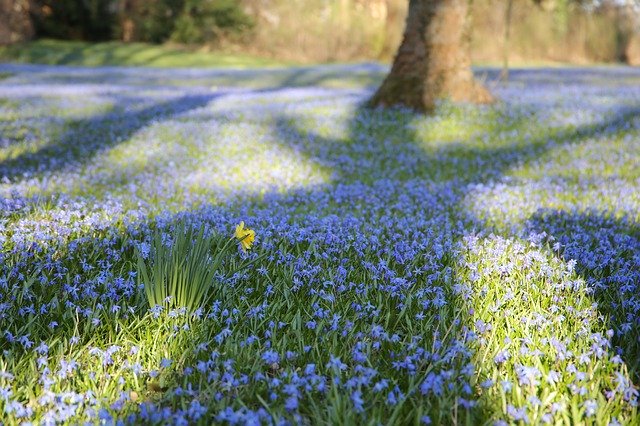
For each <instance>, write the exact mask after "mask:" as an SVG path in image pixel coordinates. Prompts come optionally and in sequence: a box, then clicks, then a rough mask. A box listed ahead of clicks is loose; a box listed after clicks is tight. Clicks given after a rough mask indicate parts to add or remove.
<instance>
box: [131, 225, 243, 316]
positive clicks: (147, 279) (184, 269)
mask: <svg viewBox="0 0 640 426" xmlns="http://www.w3.org/2000/svg"><path fill="white" fill-rule="evenodd" d="M230 242H231V240H227V241H224V238H220V237H219V236H216V235H213V234H209V233H207V232H205V229H204V227H200V228H198V229H196V228H194V227H192V226H189V225H187V224H185V223H178V224H177V225H176V227H175V228H174V230H173V232H171V233H169V234H166V233H164V232H162V231H160V230H156V231H155V232H154V235H153V236H152V240H151V249H150V252H149V254H148V256H147V257H146V258H145V256H144V255H143V253H142V252H141V251H140V250H139V249H138V250H136V257H137V264H136V265H137V271H138V280H139V281H140V282H141V283H142V284H143V285H144V293H145V296H146V297H147V301H148V302H149V307H155V306H157V305H159V306H163V307H186V308H187V309H189V310H195V309H197V308H199V307H201V306H202V305H203V304H204V303H205V302H206V300H207V298H208V295H209V292H210V290H211V287H212V286H214V285H215V284H216V272H218V271H219V270H220V268H221V265H222V262H223V258H224V256H225V254H226V253H227V249H228V248H229V245H230Z"/></svg>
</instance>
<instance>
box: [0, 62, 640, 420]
mask: <svg viewBox="0 0 640 426" xmlns="http://www.w3.org/2000/svg"><path fill="white" fill-rule="evenodd" d="M350 69H351V70H352V71H353V72H354V74H355V75H356V77H357V78H356V80H357V81H356V80H353V81H351V83H350V85H349V87H348V88H337V87H333V86H334V85H333V83H331V84H328V83H327V81H332V79H335V78H336V75H337V74H338V73H341V72H345V71H349V70H350ZM12 70H13V71H12V72H15V73H16V74H15V76H13V77H10V78H8V79H5V80H2V81H0V93H4V95H3V96H4V98H5V99H6V101H4V102H3V103H2V104H0V108H1V111H3V114H6V119H5V121H3V124H2V125H3V126H4V128H5V129H12V130H11V132H13V133H6V134H8V135H9V137H6V138H5V139H7V140H9V139H10V140H9V141H8V142H4V145H0V153H4V157H1V156H0V178H2V180H1V181H0V225H1V226H2V228H0V229H1V232H0V244H1V245H2V251H1V252H0V259H1V260H3V263H2V266H0V288H2V289H6V291H5V292H4V293H1V294H0V319H3V320H5V322H6V325H5V326H3V328H4V329H3V330H0V331H1V332H2V333H4V334H3V337H2V339H3V340H0V348H1V349H2V350H4V351H5V352H4V354H5V358H4V359H5V360H6V361H5V360H3V361H2V363H0V373H1V375H0V391H1V392H2V393H1V394H0V395H2V398H4V399H2V400H1V401H0V404H5V407H9V409H8V410H9V411H8V413H9V415H10V416H13V417H12V419H13V418H15V419H29V420H31V421H41V420H42V419H56V420H57V421H67V422H81V421H96V419H103V420H104V421H105V422H109V421H111V420H113V419H122V420H125V421H126V422H129V423H136V422H146V423H152V422H167V423H176V422H180V421H187V422H202V423H211V422H219V423H225V422H226V423H232V424H245V423H248V422H252V421H253V422H258V421H259V422H267V423H268V422H272V421H273V422H275V421H277V420H279V419H284V420H287V421H290V422H292V423H298V422H302V423H304V422H307V421H313V420H314V419H318V418H323V419H327V421H328V422H333V423H335V422H344V423H358V422H365V423H366V422H368V421H371V422H388V423H395V424H414V423H417V422H423V423H427V424H428V423H430V422H431V423H433V424H451V423H465V422H467V423H469V424H485V423H494V422H495V423H496V424H505V423H506V424H514V423H517V422H518V421H521V422H525V423H527V422H528V423H531V424H539V423H542V422H550V423H552V424H553V423H556V424H560V423H563V422H564V423H575V424H582V423H586V424H589V423H593V424H607V423H612V424H616V423H615V422H616V421H618V422H620V423H632V422H633V421H635V419H636V415H637V408H636V406H637V390H636V387H635V385H634V381H635V383H637V379H638V371H636V367H635V366H636V365H637V360H638V356H639V355H640V351H639V350H638V347H637V343H636V341H637V336H636V333H635V331H634V330H635V329H636V328H637V326H638V324H640V315H638V309H637V308H636V306H640V303H638V302H637V301H636V295H635V294H636V293H637V283H638V276H637V274H638V272H637V271H638V268H637V266H638V259H640V246H639V245H638V244H639V243H638V241H640V237H639V234H638V216H637V212H638V210H639V209H640V198H639V196H638V194H639V193H640V191H638V184H639V181H638V174H637V168H636V167H634V166H635V158H636V157H637V153H638V143H637V141H638V131H639V128H640V122H639V121H638V110H637V108H638V107H639V105H635V104H634V103H633V99H637V96H638V95H639V93H638V89H637V88H636V86H632V83H633V82H635V81H637V80H639V79H640V74H638V72H637V71H636V70H630V69H626V68H624V69H622V68H621V69H617V68H615V69H614V68H612V69H594V70H591V71H588V72H587V71H580V70H521V71H515V72H514V73H513V79H512V81H511V82H510V83H508V84H499V85H497V86H496V87H494V90H495V92H496V94H498V95H499V96H500V98H501V102H499V103H498V104H496V105H494V106H482V107H475V106H469V105H462V106H454V105H451V104H448V103H442V104H441V105H439V106H438V109H437V112H436V114H435V115H434V116H432V117H422V116H418V115H416V114H413V113H412V112H410V111H406V110H397V109H395V110H374V111H372V110H366V109H362V108H360V107H359V104H360V102H361V101H363V100H364V99H366V98H367V96H369V95H370V93H371V88H369V87H364V86H362V83H363V82H364V83H365V84H366V83H367V82H369V81H373V80H374V79H375V78H377V77H376V76H377V75H378V73H379V72H380V69H379V68H376V67H369V66H367V65H354V66H353V67H352V68H350V66H336V67H335V68H331V67H320V68H318V69H314V68H308V69H301V70H296V69H282V70H264V71H259V70H247V71H242V72H241V71H236V73H237V74H234V71H228V70H227V71H224V72H223V71H216V70H180V71H178V70H154V71H153V72H149V70H133V69H127V70H124V69H118V68H109V69H106V68H98V69H95V70H70V72H71V74H70V75H68V76H66V77H65V75H64V73H65V71H64V70H60V69H56V68H50V67H49V68H47V67H42V68H40V67H27V68H25V69H20V68H12ZM147 72H148V74H146V73H147ZM490 72H493V71H490ZM490 75H493V74H490ZM234 76H236V77H237V80H235V81H233V78H234ZM165 77H166V78H165ZM614 77H615V78H618V77H620V79H619V83H618V84H613V83H611V79H612V78H614ZM358 79H361V80H362V81H360V80H358ZM100 80H101V81H102V82H100ZM358 81H360V83H359V84H360V85H358ZM258 82H261V83H260V84H258ZM76 83H77V84H76ZM225 83H229V85H228V86H226V85H225ZM16 84H18V85H22V86H23V88H25V89H29V90H31V91H32V93H31V94H30V95H29V96H30V98H29V101H28V102H30V103H31V104H32V105H33V106H34V108H32V109H28V108H23V107H21V106H20V95H19V92H18V91H13V92H12V90H14V89H12V87H14V86H15V85H16ZM269 84H270V85H271V86H269ZM496 84H497V83H496ZM83 85H84V86H83ZM256 85H257V86H260V88H256ZM231 86H233V87H231ZM247 86H252V87H253V88H248V87H247ZM329 86H331V87H329ZM587 86H589V87H587ZM47 88H49V89H50V90H51V93H50V96H49V97H45V93H46V91H47ZM581 89H584V90H581ZM74 91H79V92H80V94H78V92H76V95H75V96H74V97H69V98H67V97H65V96H66V95H67V94H69V93H73V92H74ZM83 91H84V92H83ZM82 93H85V94H86V99H87V100H86V102H87V110H86V111H85V110H83V105H84V101H83V96H82ZM34 110H37V114H35V113H34V112H33V111H34ZM80 111H85V112H83V113H80ZM20 129H22V130H20ZM19 132H21V133H19ZM10 150H13V151H10ZM9 152H11V153H10V154H8V153H9ZM241 221H242V222H244V223H246V225H247V226H248V227H249V228H251V229H253V230H255V242H254V244H253V247H252V248H251V250H249V252H248V253H244V252H243V251H242V250H240V249H238V250H236V249H237V248H236V247H234V250H233V253H230V254H229V257H228V258H227V260H226V261H225V262H226V263H224V265H223V266H222V269H221V272H220V273H219V274H217V275H216V279H215V283H213V284H212V286H213V290H212V295H213V296H215V297H213V298H214V299H215V300H214V301H213V302H212V303H210V304H208V305H207V306H203V307H202V309H199V310H196V311H195V312H187V311H186V310H180V309H175V310H167V311H162V309H160V308H158V307H151V309H149V308H150V307H149V306H147V305H145V302H144V300H143V299H144V298H143V297H142V296H141V294H142V293H141V285H146V283H144V282H142V281H141V278H140V277H137V276H136V271H137V270H138V268H137V266H136V265H137V263H136V262H137V261H136V255H137V253H141V252H145V250H146V251H148V250H149V247H150V241H151V240H150V239H151V236H152V235H160V237H159V238H160V240H159V241H166V243H167V246H170V245H171V241H170V240H171V237H170V236H171V230H172V229H174V228H175V227H176V226H178V227H179V226H182V225H181V224H188V225H189V226H194V227H196V228H201V229H203V230H204V231H206V232H207V233H211V234H215V235H217V236H218V237H219V238H221V239H225V240H226V239H228V238H230V237H231V236H232V235H233V230H234V229H235V227H236V225H237V224H238V223H240V222H241ZM204 231H203V232H204ZM240 259H245V260H252V261H254V262H255V264H253V266H252V267H251V268H248V269H247V270H243V271H242V272H241V273H229V274H226V275H225V274H224V273H223V272H224V271H225V270H227V271H228V270H229V268H231V266H232V265H234V264H235V263H234V262H239V261H240ZM225 268H227V269H225ZM25 282H27V283H29V284H28V285H26V286H24V285H23V284H24V283H25ZM3 291H4V290H3ZM620 294H624V298H622V297H620V296H619V295H620ZM41 341H42V342H44V343H41ZM158 342H167V345H166V347H161V346H160V345H159V344H158ZM43 344H44V346H42V345H43ZM38 345H40V346H38ZM71 361H72V362H71ZM85 372H86V375H85ZM25 389H33V391H27V390H25ZM56 398H57V399H56ZM52 401H61V402H60V404H61V407H63V409H58V408H54V407H53V403H52ZM192 401H193V402H192Z"/></svg>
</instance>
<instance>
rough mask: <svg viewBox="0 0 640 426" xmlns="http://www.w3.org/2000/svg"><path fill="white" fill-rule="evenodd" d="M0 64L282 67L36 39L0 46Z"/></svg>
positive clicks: (211, 55) (141, 46) (173, 50)
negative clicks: (4, 62) (0, 62)
mask: <svg viewBox="0 0 640 426" xmlns="http://www.w3.org/2000/svg"><path fill="white" fill-rule="evenodd" d="M0 61H6V62H19V63H30V64H46V65H80V66H92V67H93V66H149V67H234V68H251V67H267V66H276V65H285V63H283V62H280V61H276V60H272V59H267V58H259V57H256V56H250V55H242V54H230V53H222V52H207V51H204V50H202V49H200V50H195V49H187V48H185V47H179V46H166V45H153V44H145V43H121V42H106V43H86V42H78V41H62V40H37V41H33V42H29V43H24V44H19V45H14V46H8V47H0Z"/></svg>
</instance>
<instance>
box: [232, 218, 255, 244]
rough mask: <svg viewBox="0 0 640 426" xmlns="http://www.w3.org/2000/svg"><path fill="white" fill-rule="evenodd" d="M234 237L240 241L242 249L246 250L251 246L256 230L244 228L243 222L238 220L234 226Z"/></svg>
mask: <svg viewBox="0 0 640 426" xmlns="http://www.w3.org/2000/svg"><path fill="white" fill-rule="evenodd" d="M235 237H236V238H237V239H238V240H239V241H240V246H241V247H242V250H244V251H247V250H248V249H250V248H251V245H252V244H253V240H255V239H256V232H255V231H254V230H253V229H249V228H245V227H244V222H240V224H238V225H237V226H236V233H235Z"/></svg>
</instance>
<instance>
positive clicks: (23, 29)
mask: <svg viewBox="0 0 640 426" xmlns="http://www.w3.org/2000/svg"><path fill="white" fill-rule="evenodd" d="M32 6H33V5H32V4H31V1H30V0H0V45H8V44H13V43H20V42H23V41H27V40H31V39H32V38H33V36H34V29H33V22H32V20H31V15H30V10H31V7H32Z"/></svg>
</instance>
